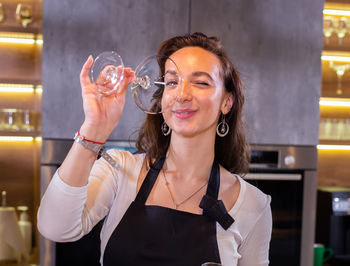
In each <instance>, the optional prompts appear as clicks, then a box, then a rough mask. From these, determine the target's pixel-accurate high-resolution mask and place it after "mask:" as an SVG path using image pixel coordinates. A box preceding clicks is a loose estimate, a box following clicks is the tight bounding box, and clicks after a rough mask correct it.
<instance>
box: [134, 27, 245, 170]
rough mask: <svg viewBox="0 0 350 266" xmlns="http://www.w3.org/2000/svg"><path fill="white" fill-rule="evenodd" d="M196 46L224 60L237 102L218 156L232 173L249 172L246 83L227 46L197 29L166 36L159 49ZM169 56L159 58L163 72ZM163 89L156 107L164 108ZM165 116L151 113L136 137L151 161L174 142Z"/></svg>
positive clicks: (228, 86)
mask: <svg viewBox="0 0 350 266" xmlns="http://www.w3.org/2000/svg"><path fill="white" fill-rule="evenodd" d="M188 46H195V47H200V48H203V49H205V50H207V51H209V52H211V53H213V54H215V55H216V56H217V57H218V58H219V60H220V62H221V67H222V68H221V77H222V80H223V83H224V86H225V89H226V91H228V92H230V93H232V95H233V100H234V101H233V105H232V108H231V110H230V111H229V113H228V114H226V116H225V120H226V122H227V123H228V124H229V127H230V131H229V133H228V134H227V135H226V136H225V137H219V136H218V135H216V139H215V158H216V159H217V161H218V162H219V164H221V165H222V166H223V167H224V168H226V169H227V170H229V171H230V172H232V173H237V174H245V173H247V171H248V165H249V159H250V150H249V145H248V143H247V140H246V136H245V130H244V124H243V121H242V108H243V103H244V95H243V87H242V83H241V80H240V78H239V76H238V72H237V70H236V69H235V67H234V66H233V64H232V62H231V61H230V60H229V59H228V57H227V55H226V53H225V52H224V50H223V47H222V45H221V43H220V41H219V39H218V38H216V37H207V36H206V35H204V34H203V33H200V32H196V33H193V34H188V35H184V36H176V37H173V38H171V39H169V40H166V41H165V42H163V43H162V44H161V46H160V47H159V49H158V54H159V55H162V57H160V58H166V57H169V56H170V55H172V54H173V53H174V52H176V51H177V50H180V49H181V48H184V47H188ZM165 61H166V59H160V60H159V62H158V63H159V66H160V72H161V75H164V72H165ZM162 95H163V90H162V89H160V90H159V91H158V93H156V94H155V95H154V101H155V104H154V109H155V110H159V111H160V108H161V104H160V103H161V99H162ZM163 122H164V119H163V115H162V114H157V115H150V114H148V115H147V117H146V120H145V122H144V124H143V125H142V127H141V129H140V131H139V136H138V139H137V141H136V147H137V149H138V152H142V153H146V157H147V158H148V163H149V165H151V166H152V164H153V162H155V161H156V160H158V159H159V158H161V157H162V155H163V154H165V153H166V151H167V150H168V147H169V143H170V136H171V134H170V135H168V136H164V135H163V133H162V131H161V125H162V124H163Z"/></svg>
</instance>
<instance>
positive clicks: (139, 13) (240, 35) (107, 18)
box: [0, 0, 350, 266]
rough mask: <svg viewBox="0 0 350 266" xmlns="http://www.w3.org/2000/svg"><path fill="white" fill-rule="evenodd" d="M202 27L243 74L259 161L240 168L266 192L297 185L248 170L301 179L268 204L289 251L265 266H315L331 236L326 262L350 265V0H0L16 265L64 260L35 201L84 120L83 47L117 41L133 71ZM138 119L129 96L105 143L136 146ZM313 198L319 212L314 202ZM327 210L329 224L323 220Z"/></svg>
mask: <svg viewBox="0 0 350 266" xmlns="http://www.w3.org/2000/svg"><path fill="white" fill-rule="evenodd" d="M196 31H201V32H203V33H205V34H207V35H209V36H217V37H219V38H220V39H221V40H222V43H223V45H224V47H225V49H226V51H227V53H228V55H229V57H230V58H231V59H232V61H233V62H234V64H235V65H236V67H237V68H238V70H239V72H240V74H241V78H242V81H243V84H244V87H245V94H246V103H245V107H244V119H245V122H246V129H247V135H248V140H249V142H250V143H251V144H252V147H253V149H252V150H253V154H252V155H253V159H254V160H255V161H254V162H252V165H251V173H252V174H253V175H251V177H247V179H251V180H252V182H253V183H254V184H256V185H258V186H259V187H260V188H261V189H263V190H264V191H265V192H266V193H270V194H271V193H275V192H274V191H276V190H282V189H283V191H285V189H287V187H293V186H290V184H289V183H285V182H284V181H285V180H274V181H269V182H267V181H266V180H265V181H257V180H256V179H257V177H256V176H254V174H257V175H261V173H268V174H271V173H273V174H276V173H277V172H278V174H287V178H289V177H290V174H293V175H295V174H297V175H298V176H299V177H298V179H296V180H297V182H294V183H293V182H292V184H293V185H294V184H295V187H293V189H294V190H291V191H289V193H290V194H291V195H300V197H299V198H298V197H296V199H295V203H294V202H293V203H292V204H289V203H288V204H287V203H286V204H284V205H283V204H282V205H280V206H277V205H276V206H274V208H275V209H274V208H273V212H274V215H275V217H274V221H276V223H275V224H274V233H273V239H275V240H274V241H276V242H273V243H279V244H278V245H280V243H282V242H283V243H284V244H285V246H284V250H288V251H290V252H289V253H288V252H287V253H288V254H285V253H283V252H284V251H278V250H277V248H276V249H275V248H273V250H276V253H275V254H271V256H273V257H276V259H275V262H274V261H273V259H271V265H282V264H278V263H277V261H278V260H277V258H278V257H285V256H287V257H288V256H290V257H291V258H294V259H291V260H290V261H291V262H290V263H291V264H290V265H303V266H306V265H312V263H313V246H311V244H310V243H311V242H312V244H313V243H314V242H321V243H322V244H324V245H325V246H326V247H330V246H332V245H335V244H334V243H336V246H332V248H333V251H334V255H333V257H332V259H331V260H330V261H328V263H332V265H338V264H341V265H343V264H342V263H344V265H345V263H350V262H349V261H350V260H348V259H349V257H350V225H349V217H348V214H347V213H349V212H350V203H348V202H349V201H347V199H348V198H350V196H349V194H348V193H349V192H348V191H350V164H349V161H350V1H345V0H334V1H333V0H328V1H326V2H323V1H319V0H310V1H307V2H305V1H303V0H294V1H279V0H266V1H259V0H231V1H230V0H218V1H211V0H178V1H171V0H138V1H136V0H101V1H93V0H75V1H68V0H60V1H54V0H44V1H42V0H21V1H15V0H0V189H1V191H6V203H4V201H3V208H4V207H5V205H7V206H12V207H14V208H17V207H18V206H27V207H28V220H29V222H30V223H31V225H28V223H27V225H26V226H27V228H30V229H25V230H30V232H31V234H30V243H29V244H28V245H29V246H30V248H27V249H28V252H29V255H30V256H29V260H28V261H27V262H22V263H23V264H24V265H27V264H36V265H60V263H59V262H58V261H59V259H57V258H56V253H57V254H60V252H62V251H60V249H57V247H56V246H55V244H54V243H52V242H50V241H47V240H45V239H43V238H40V236H39V233H38V232H37V229H36V212H37V209H38V206H39V202H40V196H41V194H42V193H43V191H44V190H45V187H46V186H47V184H48V182H49V180H50V177H51V175H52V173H53V172H54V171H55V170H56V169H57V167H58V166H59V165H60V163H61V162H62V160H63V158H64V155H65V154H66V152H67V150H68V149H69V147H70V145H71V144H72V138H73V136H74V134H75V132H76V131H77V130H78V129H79V127H80V125H81V123H82V122H83V110H82V101H81V96H80V85H79V73H80V70H81V66H82V64H83V63H84V62H85V60H86V59H87V57H88V56H89V55H90V54H92V55H93V56H94V57H96V56H97V55H98V54H100V53H101V52H103V51H112V50H113V51H116V52H118V53H119V54H120V55H121V56H122V58H123V60H124V64H125V65H126V66H130V67H132V68H135V67H136V66H137V65H138V63H140V62H141V60H142V59H144V58H145V57H146V56H149V55H152V54H155V53H156V50H157V48H158V46H159V45H160V43H161V42H162V41H164V40H166V39H168V38H170V37H173V36H175V35H182V34H186V33H193V32H196ZM144 117H145V115H144V113H142V111H140V110H139V109H138V108H137V106H136V105H135V104H134V102H133V100H132V97H131V93H128V95H127V104H126V107H125V112H124V116H123V118H122V120H121V122H120V124H119V125H118V127H117V128H116V130H115V131H114V132H113V133H112V135H111V137H110V139H109V143H108V144H109V145H110V146H111V147H120V148H130V147H131V148H132V147H133V141H134V140H135V138H136V136H137V134H136V133H137V130H138V128H139V127H140V125H141V123H142V121H143V119H144ZM271 165H272V166H271ZM288 175H289V176H288ZM269 178H270V177H269ZM271 178H275V176H274V175H273V177H271ZM271 178H270V179H271ZM288 180H289V179H288ZM259 182H260V183H259ZM286 184H287V185H286ZM296 193H297V194H296ZM334 193H338V194H334ZM339 193H340V194H339ZM317 195H318V197H319V198H320V197H321V198H322V200H319V201H318V202H319V203H320V202H322V206H323V208H322V206H321V209H327V213H322V211H321V210H320V211H316V210H317ZM278 197H279V196H278V195H272V198H273V201H275V202H278V201H279V199H278ZM336 198H337V199H338V202H340V203H342V204H343V205H341V208H340V212H337V210H338V209H336V208H334V206H335V205H334V204H333V203H334V201H335V199H336ZM293 199H294V198H293V197H289V198H281V199H280V201H281V202H284V201H291V202H292V201H293ZM332 204H333V205H332ZM291 205H293V206H291ZM326 206H328V207H326ZM337 206H338V205H337ZM339 206H340V205H339ZM344 206H345V207H344ZM20 211H21V210H18V209H16V210H15V213H16V217H17V219H20ZM338 211H339V210H338ZM286 213H293V214H294V216H293V217H292V218H288V219H286V217H287V216H288V215H287V214H286ZM333 216H337V217H338V216H339V217H340V216H341V217H342V220H339V219H338V218H336V219H335V218H331V217H333ZM307 217H308V218H307ZM321 219H322V221H324V219H328V220H329V222H328V224H327V225H326V226H325V227H322V228H321V229H317V228H316V227H317V221H319V220H321ZM332 219H333V220H334V219H335V220H336V221H335V222H334V221H333V222H331V220H332ZM337 219H338V220H337ZM282 220H283V221H282ZM287 220H288V221H287ZM1 221H2V220H1V219H0V224H1ZM279 222H280V224H279ZM332 223H333V224H332ZM279 225H280V227H279ZM24 227H25V226H24ZM24 227H23V226H22V227H20V228H24ZM333 227H335V228H338V229H339V228H340V229H341V230H340V232H339V234H340V235H342V236H344V235H345V236H346V237H342V238H339V237H338V235H337V234H338V233H336V232H334V229H332V228H333ZM281 228H282V229H281ZM283 228H284V229H283ZM281 230H282V231H281ZM320 230H321V231H322V233H318V232H319V231H320ZM325 230H326V231H325ZM332 230H333V231H332ZM0 231H1V230H0ZM307 231H309V232H307ZM338 231H339V230H338ZM286 232H287V233H286ZM310 232H311V233H310ZM22 233H23V232H22ZM306 235H307V236H306ZM27 237H28V233H27ZM281 239H283V241H282V240H281ZM287 239H289V240H287ZM291 239H292V240H291ZM334 239H335V240H334ZM279 240H281V241H282V242H277V241H279ZM332 243H333V244H332ZM339 243H340V244H339ZM1 245H2V244H1V237H0V263H1V262H2V263H4V264H6V263H7V264H9V265H10V264H11V263H13V262H11V261H13V260H12V259H11V258H10V257H11V256H10V257H6V256H7V255H6V254H5V255H4V257H3V260H2V257H1V256H2V255H1ZM278 245H277V244H272V247H274V246H278ZM280 246H281V245H280ZM68 248H69V249H71V250H74V247H71V246H69V247H68ZM271 252H274V251H271ZM337 256H338V257H337ZM339 256H340V257H339ZM342 256H343V257H344V258H343V257H342ZM57 257H58V256H57ZM70 259H72V258H68V259H67V260H70ZM67 260H66V262H64V263H63V262H62V261H64V260H63V259H62V260H61V265H69V263H68V264H67ZM71 265H78V264H73V263H71ZM283 265H289V264H283ZM347 265H350V264H347Z"/></svg>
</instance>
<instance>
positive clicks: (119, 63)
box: [90, 51, 182, 114]
mask: <svg viewBox="0 0 350 266" xmlns="http://www.w3.org/2000/svg"><path fill="white" fill-rule="evenodd" d="M166 61H167V62H169V64H168V65H170V66H171V67H172V68H173V70H172V71H171V73H166V74H165V75H162V71H161V69H160V64H163V65H164V64H165V62H166ZM163 72H164V71H163ZM90 78H91V81H92V82H93V83H94V84H95V85H96V89H97V91H99V92H100V93H102V94H104V95H106V96H109V95H112V94H118V87H119V85H120V83H121V82H122V80H123V78H124V63H123V60H122V58H121V56H120V55H119V54H117V53H116V52H114V51H111V52H103V53H101V54H100V55H99V56H97V57H96V59H95V61H94V63H93V65H92V67H91V71H90ZM181 82H182V78H181V73H180V71H179V69H178V67H177V66H176V64H175V62H174V61H173V60H172V59H171V58H170V57H166V56H163V55H152V56H149V57H147V58H145V59H144V60H142V61H141V63H140V64H139V65H138V66H137V67H136V69H135V79H134V80H133V81H132V84H131V93H132V97H133V99H134V102H135V103H136V105H137V106H138V107H139V108H140V109H141V110H142V111H144V112H145V113H147V114H159V113H162V111H164V110H162V108H161V106H160V99H161V96H162V93H163V90H164V88H165V87H177V86H180V85H181Z"/></svg>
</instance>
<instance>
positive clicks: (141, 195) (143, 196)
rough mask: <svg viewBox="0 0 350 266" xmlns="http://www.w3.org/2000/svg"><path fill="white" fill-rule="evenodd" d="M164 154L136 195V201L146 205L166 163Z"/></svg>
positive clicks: (151, 169)
mask: <svg viewBox="0 0 350 266" xmlns="http://www.w3.org/2000/svg"><path fill="white" fill-rule="evenodd" d="M165 155H166V154H164V155H163V156H162V157H161V158H160V159H159V160H158V161H157V162H156V163H155V164H154V165H153V166H151V168H150V169H149V171H148V173H147V175H146V177H145V179H144V180H143V183H142V185H141V188H140V190H139V192H138V193H137V195H136V198H135V201H137V202H139V203H142V204H144V203H145V202H146V200H147V198H148V195H149V194H150V193H151V190H152V188H153V185H154V183H155V182H156V180H157V177H158V175H159V172H160V170H161V169H162V167H163V164H164V161H165Z"/></svg>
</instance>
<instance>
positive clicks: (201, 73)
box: [192, 71, 213, 81]
mask: <svg viewBox="0 0 350 266" xmlns="http://www.w3.org/2000/svg"><path fill="white" fill-rule="evenodd" d="M192 76H194V77H199V76H206V77H208V78H209V79H210V80H211V81H213V78H212V77H211V76H210V75H209V74H208V73H207V72H203V71H197V72H193V73H192Z"/></svg>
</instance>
